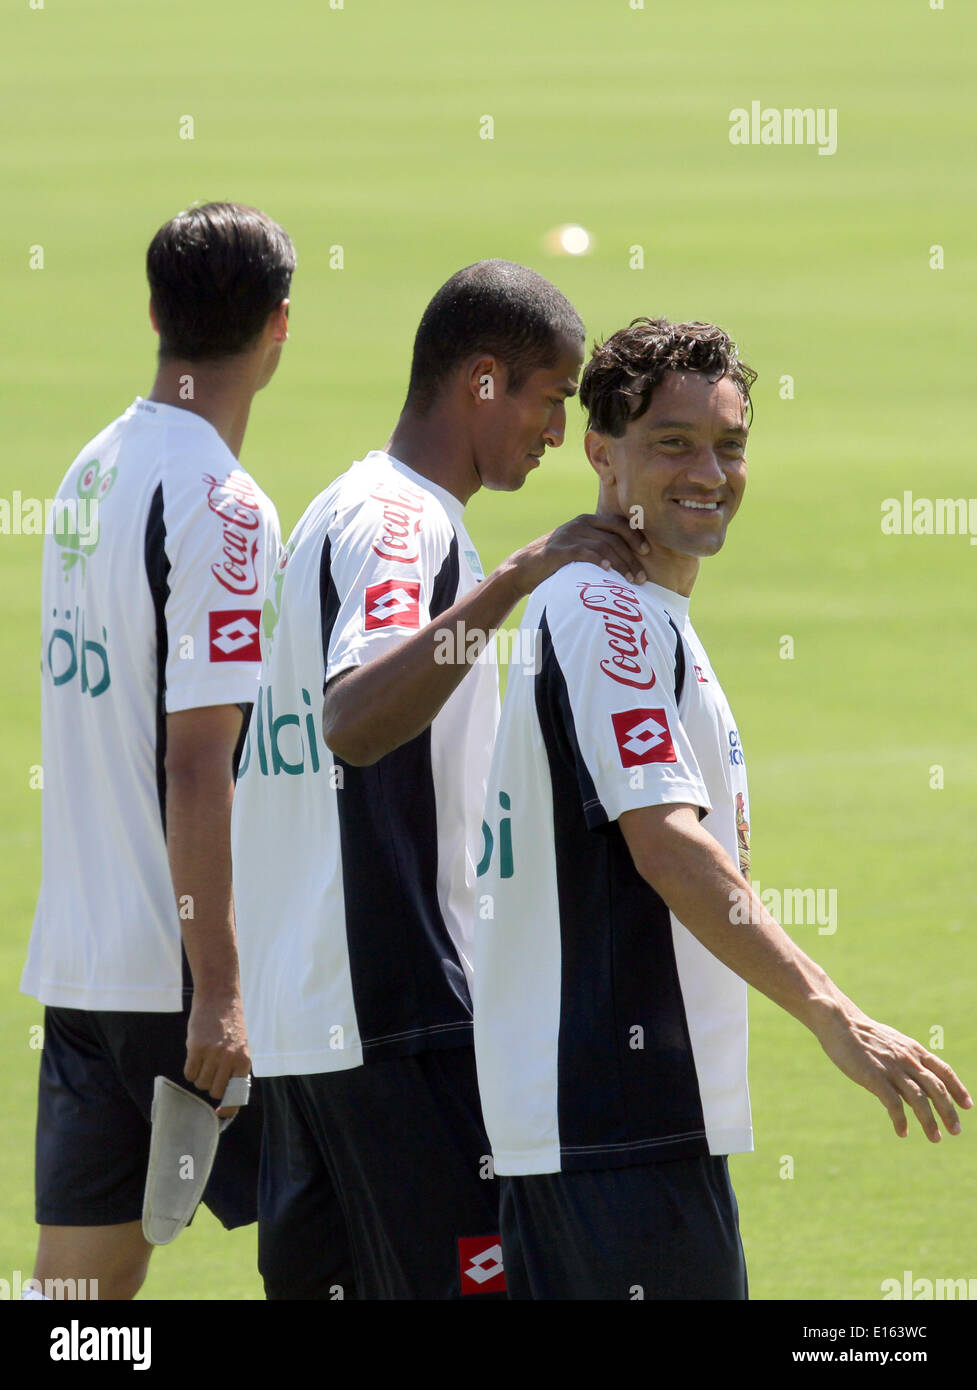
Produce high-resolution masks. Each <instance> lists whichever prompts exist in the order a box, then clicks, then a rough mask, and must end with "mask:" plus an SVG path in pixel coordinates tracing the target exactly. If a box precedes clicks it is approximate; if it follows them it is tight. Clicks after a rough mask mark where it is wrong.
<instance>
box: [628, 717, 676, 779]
mask: <svg viewBox="0 0 977 1390" xmlns="http://www.w3.org/2000/svg"><path fill="white" fill-rule="evenodd" d="M611 719H612V720H613V721H614V737H615V738H616V739H617V746H618V751H619V752H620V754H621V763H622V765H623V766H624V767H638V766H639V765H640V764H642V763H674V762H677V761H678V759H677V758H676V756H675V749H674V748H673V747H672V735H671V733H670V732H669V728H668V720H667V719H666V717H665V711H664V710H663V709H626V710H621V711H620V713H618V714H612V715H611Z"/></svg>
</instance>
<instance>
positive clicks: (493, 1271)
mask: <svg viewBox="0 0 977 1390" xmlns="http://www.w3.org/2000/svg"><path fill="white" fill-rule="evenodd" d="M458 1267H459V1268H460V1270H461V1291H462V1293H463V1294H466V1293H504V1292H505V1272H504V1271H503V1269H502V1245H501V1243H500V1241H499V1237H498V1236H460V1237H459V1238H458Z"/></svg>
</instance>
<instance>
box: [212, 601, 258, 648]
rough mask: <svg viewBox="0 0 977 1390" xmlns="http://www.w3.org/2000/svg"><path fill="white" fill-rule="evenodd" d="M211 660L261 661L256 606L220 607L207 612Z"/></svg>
mask: <svg viewBox="0 0 977 1390" xmlns="http://www.w3.org/2000/svg"><path fill="white" fill-rule="evenodd" d="M208 617H209V619H210V659H211V661H260V660H261V640H260V637H259V635H258V624H259V622H260V619H261V610H260V609H258V608H237V609H234V608H232V609H227V608H224V609H221V611H220V612H219V613H209V614H208Z"/></svg>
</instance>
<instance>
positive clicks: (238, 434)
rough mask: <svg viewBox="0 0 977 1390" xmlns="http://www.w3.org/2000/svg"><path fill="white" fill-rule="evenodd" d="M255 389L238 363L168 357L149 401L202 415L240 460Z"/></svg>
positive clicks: (160, 370)
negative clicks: (191, 360)
mask: <svg viewBox="0 0 977 1390" xmlns="http://www.w3.org/2000/svg"><path fill="white" fill-rule="evenodd" d="M255 390H256V385H255V383H254V381H253V379H252V374H251V373H250V372H248V371H247V369H246V368H245V367H244V366H243V365H242V363H241V362H240V361H235V362H234V364H233V365H231V364H228V363H226V362H190V361H185V360H181V359H180V358H171V359H168V360H167V361H165V362H160V364H159V368H158V370H157V372H156V380H155V381H154V382H153V389H152V391H151V392H150V394H149V400H151V401H158V402H159V403H160V405H172V406H176V408H177V409H178V410H189V411H191V412H192V413H193V414H194V415H199V416H201V417H202V418H203V419H204V420H207V421H208V422H209V423H210V424H211V425H213V427H214V429H215V430H216V431H217V433H218V434H219V435H220V437H221V439H223V441H224V443H225V444H226V445H227V447H228V448H229V449H230V451H231V453H232V454H233V455H234V457H235V458H239V457H240V453H241V445H242V444H243V443H244V433H245V430H246V429H247V427H248V414H249V412H250V410H251V401H252V399H253V397H254V393H255ZM191 392H192V394H190V393H191Z"/></svg>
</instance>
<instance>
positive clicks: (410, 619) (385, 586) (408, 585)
mask: <svg viewBox="0 0 977 1390" xmlns="http://www.w3.org/2000/svg"><path fill="white" fill-rule="evenodd" d="M420 597H421V586H420V584H419V583H418V582H417V581H416V580H409V579H407V580H404V579H385V580H384V581H383V583H382V584H369V585H368V586H367V590H366V630H367V632H371V631H372V630H373V629H374V628H377V627H420V625H421V615H420V608H419V603H420Z"/></svg>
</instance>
